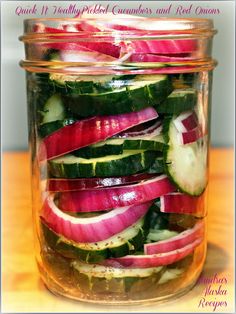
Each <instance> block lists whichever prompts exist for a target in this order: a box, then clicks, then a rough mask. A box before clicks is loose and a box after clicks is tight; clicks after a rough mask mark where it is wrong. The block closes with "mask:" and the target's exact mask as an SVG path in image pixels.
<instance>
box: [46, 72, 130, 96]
mask: <svg viewBox="0 0 236 314" xmlns="http://www.w3.org/2000/svg"><path fill="white" fill-rule="evenodd" d="M134 77H135V75H121V76H112V75H80V76H78V75H76V76H75V75H65V74H62V73H51V74H50V83H51V84H53V85H54V86H55V89H56V90H58V91H60V92H61V93H62V94H64V95H67V94H68V93H69V94H71V93H72V94H86V93H99V92H100V93H101V92H109V91H112V90H114V89H115V88H122V87H125V86H126V85H127V84H128V82H129V81H130V80H132V79H134Z"/></svg>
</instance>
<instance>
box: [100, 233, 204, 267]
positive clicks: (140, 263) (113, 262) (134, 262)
mask: <svg viewBox="0 0 236 314" xmlns="http://www.w3.org/2000/svg"><path fill="white" fill-rule="evenodd" d="M202 241H203V238H198V239H197V240H195V241H194V242H192V243H190V244H188V245H186V246H184V247H182V248H181V249H177V250H174V251H170V252H166V253H160V254H153V255H126V256H124V257H118V258H109V259H106V260H105V261H103V262H102V263H101V264H102V265H104V266H112V267H125V268H129V267H131V268H147V267H157V266H164V265H170V264H173V263H175V262H178V261H179V260H181V259H183V258H184V257H186V256H187V255H189V254H191V253H192V252H193V251H194V249H195V248H196V247H197V246H198V245H200V244H201V243H202Z"/></svg>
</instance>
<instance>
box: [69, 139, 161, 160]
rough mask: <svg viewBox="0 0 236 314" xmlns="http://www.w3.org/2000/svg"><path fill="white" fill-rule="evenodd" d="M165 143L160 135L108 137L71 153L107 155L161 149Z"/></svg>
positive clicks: (87, 156) (95, 156) (94, 155)
mask: <svg viewBox="0 0 236 314" xmlns="http://www.w3.org/2000/svg"><path fill="white" fill-rule="evenodd" d="M165 146H166V144H165V143H164V139H163V136H162V135H157V136H155V137H149V136H146V137H142V138H138V137H133V138H132V137H130V138H126V139H119V138H116V139H115V138H114V139H109V140H106V141H103V142H99V143H96V144H94V145H90V146H88V147H84V148H81V149H79V150H77V151H74V152H73V155H75V156H78V157H83V158H97V157H103V156H107V155H118V154H122V153H123V151H124V150H142V149H143V150H153V151H163V150H164V148H165Z"/></svg>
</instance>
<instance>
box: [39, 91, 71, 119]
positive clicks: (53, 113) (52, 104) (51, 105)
mask: <svg viewBox="0 0 236 314" xmlns="http://www.w3.org/2000/svg"><path fill="white" fill-rule="evenodd" d="M42 115H43V118H42V123H49V122H52V121H56V120H63V119H64V118H65V116H66V112H65V106H64V104H63V101H62V99H61V96H60V95H59V94H54V95H52V96H51V97H50V98H49V99H48V100H47V102H46V103H45V105H44V108H43V112H42Z"/></svg>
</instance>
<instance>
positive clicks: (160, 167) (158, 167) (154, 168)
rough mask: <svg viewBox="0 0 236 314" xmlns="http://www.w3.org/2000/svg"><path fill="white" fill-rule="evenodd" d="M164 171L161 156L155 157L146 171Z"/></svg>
mask: <svg viewBox="0 0 236 314" xmlns="http://www.w3.org/2000/svg"><path fill="white" fill-rule="evenodd" d="M163 172H165V164H164V160H163V156H161V157H156V159H155V161H154V163H153V164H152V165H151V167H150V168H148V170H147V173H163Z"/></svg>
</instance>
